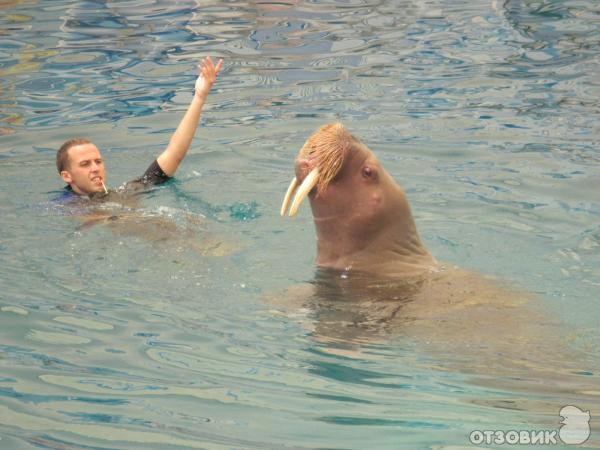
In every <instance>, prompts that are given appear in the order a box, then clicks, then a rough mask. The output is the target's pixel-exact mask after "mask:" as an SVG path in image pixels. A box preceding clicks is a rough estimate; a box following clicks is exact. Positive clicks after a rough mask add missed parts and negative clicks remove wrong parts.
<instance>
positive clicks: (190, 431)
mask: <svg viewBox="0 0 600 450" xmlns="http://www.w3.org/2000/svg"><path fill="white" fill-rule="evenodd" d="M599 23H600V11H599V10H598V7H597V5H596V3H595V2H593V1H589V0H588V1H575V0H567V1H551V0H538V1H527V0H522V1H518V0H513V1H505V2H501V1H496V0H494V1H479V0H478V1H462V0H461V1H448V0H445V1H444V0H431V1H416V0H413V1H389V2H382V1H368V0H364V1H356V0H349V1H311V2H301V1H289V2H287V1H284V2H211V1H199V0H197V1H190V2H180V1H175V0H171V1H161V2H156V1H155V2H150V1H140V0H130V1H119V2H97V1H85V2H75V1H62V0H60V1H53V2H49V1H12V2H3V4H2V5H0V104H1V108H0V229H1V233H0V261H1V264H0V336H1V338H0V448H2V449H5V448H6V449H22V448H23V449H26V448H49V449H64V448H78V449H79V448H94V449H96V448H97V449H140V448H148V449H150V448H156V449H167V448H169V449H170V448H173V449H176V448H256V449H266V448H336V449H367V448H369V449H371V448H373V449H387V448H462V447H471V444H470V443H469V434H470V432H471V431H473V430H510V429H513V430H556V429H558V427H559V424H558V422H559V420H560V418H559V416H558V411H559V409H560V408H561V407H562V406H564V405H568V404H573V405H576V406H578V407H580V408H581V409H585V410H590V414H591V416H592V421H591V428H592V435H591V437H590V439H589V440H588V442H587V444H586V445H587V446H588V447H600V437H598V429H599V426H598V420H597V417H598V416H600V396H599V392H600V390H599V389H598V386H600V384H599V383H598V366H599V364H600V352H599V351H598V348H599V344H600V341H599V340H598V331H599V329H598V317H600V306H599V304H598V294H597V292H598V289H599V286H600V251H599V249H600V226H599V223H600V222H599V220H598V219H599V216H600V206H599V196H598V192H599V187H600V156H599V154H598V112H599V107H598V94H599V89H598V82H597V78H598V73H599V70H598V69H599V66H600V51H599V44H600V32H599ZM205 55H212V56H215V57H222V58H224V59H225V65H224V69H223V72H222V73H221V74H220V76H219V79H218V81H217V84H216V86H215V88H214V90H213V92H212V93H211V95H210V97H209V99H208V102H207V105H206V108H205V110H204V113H203V118H202V126H201V127H200V129H199V130H198V133H197V135H196V139H195V141H194V145H193V147H192V149H191V150H190V153H189V155H188V156H187V158H186V160H185V161H184V163H183V164H182V166H181V168H180V169H179V172H178V174H177V177H176V179H175V180H173V181H172V182H170V183H168V184H167V185H165V186H161V187H159V188H157V189H155V190H153V191H152V192H150V193H148V194H147V195H145V196H143V197H141V198H140V200H139V201H140V204H139V207H138V209H137V210H136V211H135V214H138V215H137V216H135V219H134V220H133V221H129V222H127V221H117V223H105V224H99V225H96V226H92V227H86V226H82V223H81V221H79V220H78V219H77V218H75V217H73V216H72V214H71V213H72V211H69V210H67V209H65V208H64V207H63V206H61V204H60V202H57V198H58V197H60V195H61V189H62V184H61V182H60V180H59V178H58V176H57V174H56V172H55V166H54V158H55V152H56V149H57V148H58V147H59V146H60V144H61V143H62V142H63V141H65V140H66V139H68V138H70V137H73V136H78V135H84V136H87V137H89V138H91V139H92V140H93V141H94V142H95V143H97V145H98V146H99V147H100V148H101V150H102V151H103V154H104V157H105V160H106V164H107V169H108V175H109V179H108V181H109V185H110V186H113V187H116V186H118V185H119V184H121V183H122V182H125V181H127V180H129V179H131V178H133V177H135V176H138V175H140V174H141V173H142V172H143V170H144V169H145V168H146V167H147V165H148V164H149V163H150V162H151V161H152V159H153V158H154V157H155V156H156V155H157V154H158V152H160V151H161V150H162V149H163V148H164V146H165V145H166V144H167V142H168V140H169V137H170V135H171V133H172V132H173V130H174V128H175V127H176V126H177V123H178V121H179V120H180V118H181V115H182V114H183V112H184V110H185V108H186V107H187V104H188V102H189V101H190V99H191V95H192V86H193V81H194V77H195V73H194V67H195V64H196V62H197V61H198V60H199V59H200V58H201V57H203V56H205ZM335 120H341V121H342V122H344V124H346V126H347V127H348V128H349V129H350V130H351V131H352V132H353V133H355V134H356V135H357V136H359V137H360V138H361V139H362V140H363V141H364V142H365V143H366V144H367V145H368V146H369V147H370V148H371V149H372V150H373V151H374V152H375V153H376V154H377V156H378V157H379V159H380V160H381V161H382V163H383V164H384V166H385V167H386V169H387V170H388V171H389V172H390V173H391V174H392V175H393V176H394V177H395V178H396V180H397V181H398V182H399V183H400V184H401V185H402V186H403V187H404V188H405V189H406V191H407V193H408V195H409V198H410V200H411V204H412V208H413V213H414V214H415V219H416V221H417V225H418V227H419V230H420V233H421V237H422V238H423V240H424V242H425V244H426V246H427V247H428V248H429V250H430V251H431V252H432V253H433V254H434V255H435V256H436V257H437V258H438V259H440V260H443V261H449V262H451V263H454V264H457V265H459V266H461V267H464V268H468V269H471V270H474V271H477V272H481V273H485V274H491V275H495V276H498V277H501V278H504V279H506V280H509V281H508V282H509V283H510V284H513V285H515V286H519V287H520V288H521V289H523V290H527V291H529V292H532V293H534V294H536V296H537V300H536V301H537V306H536V307H537V308H538V309H539V310H543V311H544V312H545V313H546V314H547V315H548V316H549V317H552V318H553V320H556V322H557V324H559V325H557V327H556V333H557V334H559V336H563V335H564V341H565V342H566V343H568V345H569V346H570V348H572V349H573V351H574V352H579V356H577V358H575V361H574V362H572V363H573V365H571V366H569V367H568V371H566V370H567V369H566V368H565V367H562V366H561V365H560V362H556V363H555V364H554V365H553V364H552V363H551V362H552V358H553V355H548V358H547V359H545V360H544V361H545V362H546V363H547V364H548V365H547V366H546V367H545V370H546V373H547V377H542V378H540V377H539V375H537V374H536V375H533V372H532V373H530V374H528V373H527V371H518V372H511V371H510V370H507V371H505V372H503V373H497V372H494V371H490V372H489V373H485V372H484V373H482V372H475V371H473V370H472V369H471V368H470V367H471V365H470V364H464V367H463V366H461V364H462V363H464V361H463V360H461V355H460V354H456V353H453V352H452V351H451V349H449V351H448V352H447V354H445V355H431V354H428V353H426V352H423V351H422V350H421V349H420V348H419V346H418V345H417V344H415V342H414V341H413V340H411V339H410V338H409V337H406V336H403V335H402V334H401V333H396V332H395V331H394V330H391V331H389V335H388V336H387V338H386V339H384V340H372V341H368V340H366V341H365V340H364V339H362V337H361V335H360V330H359V329H360V326H361V324H360V323H358V324H357V325H356V326H357V330H358V331H357V333H356V335H355V336H353V335H352V333H341V335H340V336H343V337H339V338H338V339H332V340H324V339H319V337H318V336H317V335H316V333H315V328H316V327H318V325H319V323H318V322H319V317H318V314H315V312H314V311H310V310H307V309H306V308H301V307H296V308H294V307H292V308H288V307H282V306H281V304H282V303H285V299H283V300H282V299H281V297H285V294H282V292H285V290H286V289H287V288H289V287H290V286H296V285H299V284H300V283H303V282H306V281H310V280H311V279H313V277H314V276H315V267H314V255H315V248H314V247H315V240H314V230H313V225H312V220H311V217H310V212H309V208H308V207H307V206H306V205H305V206H303V207H302V208H301V211H300V213H299V215H298V217H297V218H295V219H293V220H291V219H286V220H283V219H281V218H279V215H278V214H279V206H280V202H281V199H282V197H283V194H284V192H285V189H286V188H287V184H288V183H289V181H290V179H291V177H292V175H293V172H292V161H293V158H294V156H295V155H296V153H297V151H298V149H299V148H300V147H301V146H302V144H303V142H304V140H305V139H306V138H307V137H308V135H309V134H310V133H311V132H312V131H313V130H314V129H315V128H317V127H318V126H320V125H322V124H323V123H326V122H329V121H335ZM109 208H110V206H109ZM272 297H276V298H277V297H278V301H271V300H270V299H271V298H272ZM344 320H345V319H344ZM339 326H340V327H343V326H345V325H344V324H343V323H340V325H339ZM510 331H511V330H507V335H510ZM432 339H433V340H435V336H432ZM582 355H583V356H582ZM482 357H483V355H482ZM498 358H500V359H501V358H502V355H498ZM556 361H558V359H557V360H556ZM461 367H462V369H461ZM565 371H566V372H565ZM559 447H560V445H559ZM565 448H567V446H565ZM569 448H571V447H569Z"/></svg>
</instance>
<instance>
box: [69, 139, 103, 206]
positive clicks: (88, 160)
mask: <svg viewBox="0 0 600 450" xmlns="http://www.w3.org/2000/svg"><path fill="white" fill-rule="evenodd" d="M68 155H69V164H68V165H67V168H66V169H65V170H63V171H62V172H61V173H60V176H61V177H62V179H63V180H64V181H65V182H66V183H68V184H70V185H71V189H73V191H74V192H75V193H77V194H79V195H89V194H91V193H93V192H104V186H103V185H102V183H103V182H106V171H105V170H104V162H103V161H102V156H101V155H100V150H98V147H96V146H95V145H94V144H80V145H74V146H73V147H71V148H70V149H69V151H68Z"/></svg>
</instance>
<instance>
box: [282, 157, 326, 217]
mask: <svg viewBox="0 0 600 450" xmlns="http://www.w3.org/2000/svg"><path fill="white" fill-rule="evenodd" d="M318 180H319V169H317V168H314V169H313V170H311V172H310V173H309V174H308V176H307V177H306V178H305V179H304V181H303V182H302V184H301V185H300V187H299V188H298V190H297V191H296V196H295V197H294V201H293V202H292V206H291V207H290V213H289V214H288V215H289V216H290V217H292V216H295V215H296V213H297V212H298V208H299V207H300V204H301V203H302V200H304V199H305V198H306V196H307V195H308V194H309V193H310V191H312V189H313V188H314V187H315V185H316V184H317V181H318Z"/></svg>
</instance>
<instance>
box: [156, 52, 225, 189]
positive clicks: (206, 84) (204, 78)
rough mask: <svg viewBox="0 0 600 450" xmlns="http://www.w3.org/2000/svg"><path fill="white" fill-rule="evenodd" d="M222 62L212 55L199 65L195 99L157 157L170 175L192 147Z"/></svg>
mask: <svg viewBox="0 0 600 450" xmlns="http://www.w3.org/2000/svg"><path fill="white" fill-rule="evenodd" d="M222 64H223V60H222V59H221V60H219V62H218V63H217V65H216V66H215V65H214V64H213V62H212V60H211V59H210V56H208V57H206V58H204V59H203V60H202V62H201V63H200V64H199V65H198V79H197V80H196V86H195V90H196V92H195V94H194V99H193V100H192V103H190V106H189V107H188V110H187V111H186V113H185V115H184V116H183V119H181V122H180V123H179V126H178V127H177V130H175V133H173V136H172V137H171V141H170V142H169V145H168V146H167V148H166V150H165V151H164V152H162V153H161V154H160V156H159V157H158V158H157V159H156V160H157V162H158V165H159V166H160V168H161V169H162V171H163V172H164V173H165V175H167V176H169V177H172V176H173V175H174V174H175V171H176V170H177V168H178V167H179V164H180V163H181V161H183V158H185V155H186V153H187V151H188V149H189V148H190V144H191V143H192V139H193V138H194V133H195V132H196V128H198V122H199V121H200V114H201V113H202V107H203V106H204V102H205V101H206V97H207V96H208V93H209V92H210V88H211V87H212V85H213V84H214V82H215V80H216V79H217V75H218V74H219V70H221V65H222Z"/></svg>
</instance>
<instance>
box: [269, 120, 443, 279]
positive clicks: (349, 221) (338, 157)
mask: <svg viewBox="0 0 600 450" xmlns="http://www.w3.org/2000/svg"><path fill="white" fill-rule="evenodd" d="M295 172H296V176H295V177H294V179H293V180H292V182H291V184H290V186H289V188H288V191H287V193H286V195H285V198H284V200H283V204H282V207H281V215H282V216H283V215H285V213H286V211H287V210H288V207H290V209H289V215H290V216H294V215H295V214H296V212H297V211H298V208H299V206H300V204H301V203H302V201H303V200H304V199H305V198H306V197H308V198H309V200H310V204H311V208H312V213H313V217H314V221H315V227H316V231H317V264H318V265H319V266H320V267H329V268H334V269H338V270H346V271H347V270H350V269H352V270H357V271H361V272H371V273H377V274H378V275H385V276H408V275H414V274H419V273H422V272H424V271H427V270H432V269H435V268H437V262H436V261H435V259H434V258H433V257H432V256H431V255H430V254H429V252H428V251H427V250H426V249H425V247H424V245H423V244H422V242H421V240H420V238H419V235H418V233H417V229H416V226H415V222H414V220H413V217H412V213H411V210H410V205H409V204H408V200H407V199H406V195H405V193H404V191H403V190H402V188H401V187H400V186H399V185H398V184H397V183H396V182H395V181H394V179H393V178H392V177H391V176H390V175H389V174H388V173H387V172H386V170H385V169H384V168H383V166H382V165H381V164H380V163H379V161H378V160H377V158H376V157H375V155H374V154H373V152H371V150H369V149H368V148H367V147H366V146H365V145H364V144H363V143H362V142H361V141H360V140H359V139H357V138H356V137H354V136H353V135H352V134H350V133H349V132H348V130H347V129H346V128H345V127H344V126H343V125H342V124H340V123H333V124H327V125H325V126H323V127H321V128H319V129H318V130H317V131H316V132H315V133H313V134H312V135H311V136H310V137H309V138H308V140H307V141H306V143H305V144H304V146H303V147H302V149H301V150H300V153H299V154H298V156H297V158H296V161H295ZM290 203H291V206H290Z"/></svg>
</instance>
